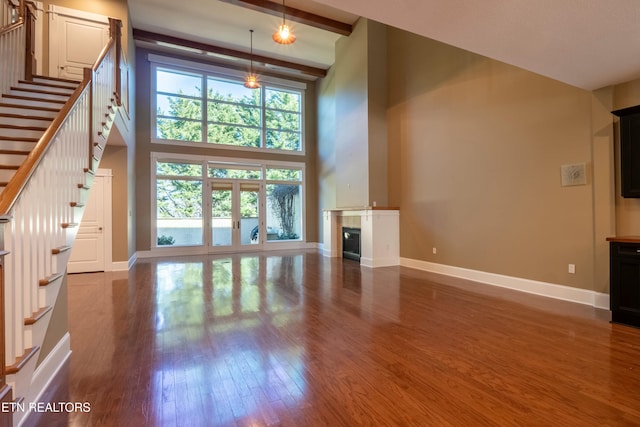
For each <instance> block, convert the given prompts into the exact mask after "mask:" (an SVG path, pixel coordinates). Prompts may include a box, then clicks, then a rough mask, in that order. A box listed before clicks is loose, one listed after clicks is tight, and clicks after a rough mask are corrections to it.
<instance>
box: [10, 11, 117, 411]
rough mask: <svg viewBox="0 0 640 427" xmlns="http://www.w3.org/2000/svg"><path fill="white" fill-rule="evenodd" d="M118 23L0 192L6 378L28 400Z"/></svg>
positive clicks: (111, 74) (90, 164)
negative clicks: (40, 315) (103, 46)
mask: <svg viewBox="0 0 640 427" xmlns="http://www.w3.org/2000/svg"><path fill="white" fill-rule="evenodd" d="M0 1H1V0H0ZM120 25H121V23H120V22H119V21H117V20H111V39H110V41H109V43H108V44H107V46H106V47H105V49H104V50H103V51H102V53H101V55H100V57H99V58H98V61H97V62H96V65H95V66H94V67H93V68H92V69H91V70H87V71H86V72H85V79H84V81H83V82H82V84H81V85H80V86H79V87H78V89H76V91H75V92H74V93H73V95H71V97H70V99H69V101H68V102H67V103H66V104H65V106H64V107H63V109H62V112H61V114H60V115H59V116H58V117H56V118H55V119H54V121H53V123H52V124H51V126H50V127H49V128H48V129H47V130H46V131H45V133H44V135H43V136H42V137H41V138H40V140H39V142H38V143H37V144H36V146H35V148H34V149H33V150H32V152H31V153H30V154H29V155H28V156H27V158H26V160H25V161H24V163H23V164H22V165H21V166H20V168H19V169H18V170H17V171H16V173H15V175H14V177H13V178H12V179H11V180H10V181H9V182H8V184H7V186H6V188H5V190H4V191H3V192H2V193H1V194H0V220H4V221H5V223H4V226H3V227H0V230H1V231H0V238H1V239H2V241H0V251H2V253H4V251H6V252H8V253H7V254H5V255H4V302H5V304H4V308H5V318H4V320H5V325H4V333H5V346H4V348H5V359H6V360H5V364H6V366H8V367H9V368H8V369H7V372H6V373H7V375H8V377H7V383H8V384H9V385H11V386H13V395H14V398H21V397H24V398H25V399H27V402H28V401H29V400H30V399H34V398H35V397H36V396H35V395H34V390H30V386H31V384H32V379H33V375H34V372H35V369H36V361H37V356H36V355H37V353H38V351H39V348H40V346H41V345H42V340H43V339H44V335H45V332H46V329H47V328H48V323H49V320H50V318H51V316H49V315H47V316H42V317H39V318H38V320H35V318H36V317H38V313H44V312H47V313H48V312H49V311H51V308H52V307H53V306H54V305H55V303H56V299H57V294H58V290H59V288H60V283H61V281H62V277H63V275H64V274H65V272H66V266H67V261H68V258H69V255H70V248H71V246H72V245H73V241H74V240H75V237H76V234H77V228H76V226H77V224H78V223H79V222H80V221H81V218H82V213H83V211H84V207H83V206H84V203H85V201H86V199H87V198H88V195H89V192H88V189H89V187H90V186H91V184H92V179H93V170H94V169H95V168H96V167H97V162H98V161H99V160H100V157H101V155H102V152H103V149H104V144H105V143H106V138H107V135H108V133H109V129H110V127H111V125H112V123H113V117H114V114H115V113H116V110H117V108H118V103H117V101H118V99H119V94H117V93H116V92H117V91H118V88H117V81H118V79H119V78H120V75H121V70H120V65H119V64H118V56H117V54H116V53H117V52H118V50H119V49H120V48H121V46H120V43H119V37H120V32H119V31H120ZM3 62H4V61H3ZM9 62H11V61H9ZM24 68H26V67H23V70H24ZM21 78H22V77H20V76H18V77H17V78H16V81H17V80H19V79H21ZM14 83H15V82H14ZM95 143H97V144H99V147H96V146H95V145H94V144H95ZM7 220H8V222H7ZM44 285H47V286H44ZM49 285H52V286H49ZM47 310H48V311H47ZM36 325H37V327H36ZM27 361H28V362H27ZM16 416H17V419H16V418H14V421H16V422H20V417H21V416H24V414H22V415H20V414H17V413H16Z"/></svg>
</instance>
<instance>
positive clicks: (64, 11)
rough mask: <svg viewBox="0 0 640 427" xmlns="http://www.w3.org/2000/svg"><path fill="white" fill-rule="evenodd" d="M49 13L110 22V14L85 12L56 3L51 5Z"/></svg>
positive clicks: (104, 22) (102, 22) (103, 22)
mask: <svg viewBox="0 0 640 427" xmlns="http://www.w3.org/2000/svg"><path fill="white" fill-rule="evenodd" d="M47 13H49V14H51V15H63V16H70V17H72V18H78V19H84V20H85V21H93V22H98V23H101V24H108V23H109V17H108V16H105V15H100V14H97V13H91V12H85V11H82V10H77V9H71V8H68V7H62V6H56V5H55V4H52V5H49V10H48V12H47Z"/></svg>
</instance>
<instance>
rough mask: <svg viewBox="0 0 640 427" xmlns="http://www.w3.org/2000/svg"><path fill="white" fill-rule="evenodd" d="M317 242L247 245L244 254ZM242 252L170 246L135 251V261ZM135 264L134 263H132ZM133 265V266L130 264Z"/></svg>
mask: <svg viewBox="0 0 640 427" xmlns="http://www.w3.org/2000/svg"><path fill="white" fill-rule="evenodd" d="M318 245H319V244H318V243H317V242H296V241H293V242H271V243H267V244H265V245H262V247H258V248H256V247H255V246H250V245H247V248H246V252H256V253H259V252H269V251H287V250H304V249H315V250H317V249H318ZM238 252H242V253H244V251H243V250H242V249H240V251H237V250H230V251H228V252H224V251H221V252H209V251H208V248H206V247H204V246H188V247H176V246H170V247H166V248H153V249H151V250H149V251H137V252H136V253H135V257H136V259H138V258H139V259H144V258H163V257H171V256H188V255H212V254H224V253H238ZM134 262H135V261H134ZM132 265H133V264H132Z"/></svg>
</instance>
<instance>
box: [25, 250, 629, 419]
mask: <svg viewBox="0 0 640 427" xmlns="http://www.w3.org/2000/svg"><path fill="white" fill-rule="evenodd" d="M450 282H451V283H450ZM68 307H69V312H68V318H69V330H70V333H71V347H72V350H73V353H72V355H71V358H70V361H69V362H68V363H66V364H65V365H64V367H63V369H62V370H61V371H60V373H59V375H58V377H57V378H56V379H55V381H54V382H53V383H52V385H51V387H49V389H48V390H47V391H46V393H45V395H44V397H43V399H46V400H47V401H53V402H60V401H71V402H90V404H91V412H88V413H71V414H65V413H57V414H55V413H47V414H39V415H38V416H37V417H32V418H31V419H30V420H29V421H28V422H27V423H26V424H25V425H26V426H47V427H49V426H58V425H60V426H63V425H64V426H66V425H72V426H117V427H120V426H125V427H128V426H132V427H138V426H143V427H146V426H189V427H198V426H225V425H228V426H253V425H255V426H262V425H282V426H327V425H329V426H354V425H471V424H483V425H506V424H535V425H550V424H557V425H592V424H594V423H596V424H598V425H617V424H619V421H620V420H624V421H625V422H628V423H630V424H640V417H639V416H638V414H637V410H636V408H637V397H636V396H637V393H636V390H638V389H639V388H640V378H639V377H638V376H634V375H631V374H630V372H636V371H638V370H640V348H639V347H638V346H637V343H638V342H640V330H635V329H633V328H625V327H623V326H620V325H610V324H609V323H608V322H607V320H603V319H602V317H601V316H600V315H594V313H595V312H596V311H597V310H594V309H592V308H588V307H586V306H580V305H577V304H571V303H567V302H565V301H553V300H548V299H546V298H542V297H538V296H533V295H526V294H521V293H518V292H513V291H510V290H505V289H500V288H495V287H490V286H485V285H480V284H478V283H471V282H466V281H465V282H464V283H461V282H460V279H455V280H453V279H446V280H444V279H443V278H442V277H440V276H437V275H434V274H428V273H424V272H419V271H417V270H411V269H406V268H402V267H385V268H377V269H368V268H361V267H360V265H358V264H357V263H355V262H350V261H342V260H340V259H329V258H324V257H322V256H321V255H319V254H318V253H317V252H315V251H302V252H298V253H292V252H282V253H254V254H244V255H215V256H191V257H176V258H172V259H141V260H138V261H137V262H136V264H135V265H134V267H133V268H132V269H131V270H130V271H129V272H128V273H126V272H125V273H117V274H116V273H103V274H80V275H70V276H69V278H68ZM585 372H589V375H584V373H585ZM532 384H533V385H534V387H532V386H531V385H532ZM576 390H578V391H576ZM580 390H583V391H584V390H587V391H588V392H589V394H588V396H587V395H585V394H583V393H582V392H580ZM592 396H602V398H601V399H592ZM634 399H635V400H634ZM505 402H508V404H507V403H505ZM634 405H635V406H634ZM550 417H551V418H550Z"/></svg>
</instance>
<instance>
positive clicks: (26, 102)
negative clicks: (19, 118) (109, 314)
mask: <svg viewBox="0 0 640 427" xmlns="http://www.w3.org/2000/svg"><path fill="white" fill-rule="evenodd" d="M2 102H4V103H7V104H17V105H23V106H25V107H45V108H53V109H56V110H58V111H59V110H60V109H61V108H62V105H63V104H60V103H59V102H52V101H45V100H39V99H15V98H7V97H4V96H3V97H2Z"/></svg>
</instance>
